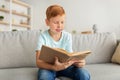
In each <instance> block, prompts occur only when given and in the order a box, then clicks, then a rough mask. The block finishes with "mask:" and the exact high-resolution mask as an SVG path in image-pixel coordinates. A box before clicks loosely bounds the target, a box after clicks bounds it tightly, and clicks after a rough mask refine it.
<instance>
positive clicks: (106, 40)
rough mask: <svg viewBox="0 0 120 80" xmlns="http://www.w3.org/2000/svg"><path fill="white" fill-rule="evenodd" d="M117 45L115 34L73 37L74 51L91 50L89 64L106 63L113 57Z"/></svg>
mask: <svg viewBox="0 0 120 80" xmlns="http://www.w3.org/2000/svg"><path fill="white" fill-rule="evenodd" d="M116 45H117V40H116V37H115V34H114V33H97V34H78V35H73V50H74V51H84V50H91V51H92V54H90V55H89V56H88V57H87V58H86V62H87V63H89V64H90V63H106V62H110V61H111V57H112V55H113V53H114V50H115V48H116Z"/></svg>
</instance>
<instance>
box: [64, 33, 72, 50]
mask: <svg viewBox="0 0 120 80" xmlns="http://www.w3.org/2000/svg"><path fill="white" fill-rule="evenodd" d="M66 50H67V51H68V52H73V50H72V35H71V34H68V37H67V41H66Z"/></svg>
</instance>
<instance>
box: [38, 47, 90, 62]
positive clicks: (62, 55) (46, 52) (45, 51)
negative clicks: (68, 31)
mask: <svg viewBox="0 0 120 80" xmlns="http://www.w3.org/2000/svg"><path fill="white" fill-rule="evenodd" d="M90 53H91V51H82V52H73V53H69V52H67V51H66V50H64V49H60V48H51V47H49V46H45V45H42V48H41V52H40V57H39V58H40V59H41V60H43V61H45V62H47V63H54V61H55V57H58V59H59V61H60V62H65V61H67V60H70V59H73V58H77V59H84V58H85V57H86V56H87V55H89V54H90Z"/></svg>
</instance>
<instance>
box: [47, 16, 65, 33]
mask: <svg viewBox="0 0 120 80" xmlns="http://www.w3.org/2000/svg"><path fill="white" fill-rule="evenodd" d="M64 22H65V15H62V16H60V15H58V16H56V17H52V18H50V20H46V24H47V25H48V26H49V28H50V31H52V32H53V33H61V31H62V30H63V29H64Z"/></svg>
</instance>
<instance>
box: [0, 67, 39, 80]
mask: <svg viewBox="0 0 120 80" xmlns="http://www.w3.org/2000/svg"><path fill="white" fill-rule="evenodd" d="M37 71H38V68H14V69H0V80H37Z"/></svg>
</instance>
